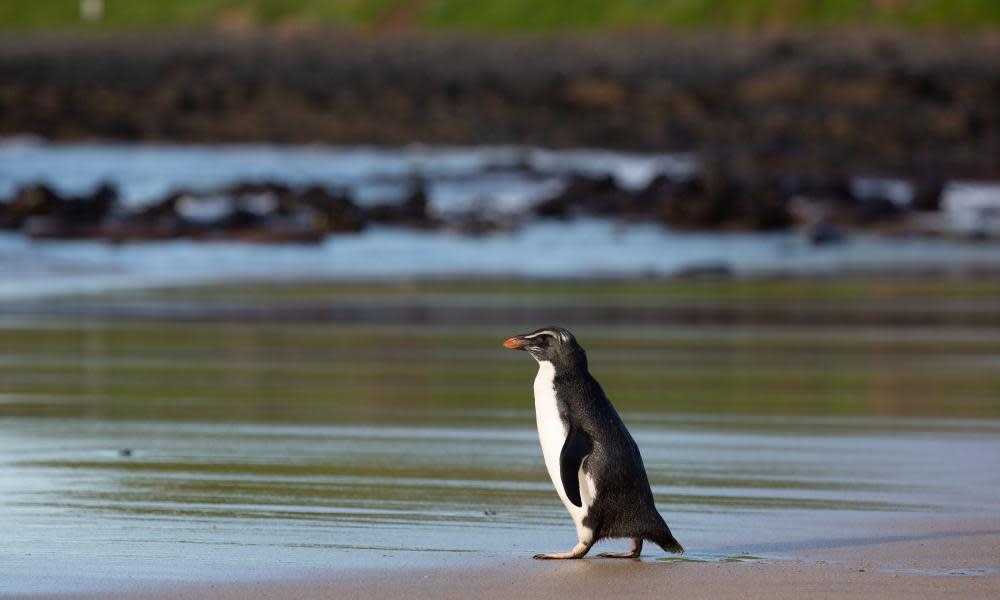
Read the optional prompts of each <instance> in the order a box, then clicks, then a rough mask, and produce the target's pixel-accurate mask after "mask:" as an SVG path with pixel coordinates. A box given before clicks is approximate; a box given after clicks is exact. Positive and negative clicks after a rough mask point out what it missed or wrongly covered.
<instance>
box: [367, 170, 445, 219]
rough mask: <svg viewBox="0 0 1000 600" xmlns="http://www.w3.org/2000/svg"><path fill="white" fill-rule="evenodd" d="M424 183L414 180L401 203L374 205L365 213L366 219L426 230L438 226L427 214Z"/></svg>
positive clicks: (420, 180)
mask: <svg viewBox="0 0 1000 600" xmlns="http://www.w3.org/2000/svg"><path fill="white" fill-rule="evenodd" d="M425 188H426V183H425V182H424V181H423V180H422V179H417V180H414V182H413V185H412V187H411V190H410V193H409V194H408V195H407V197H406V198H405V199H404V200H403V202H401V203H396V204H389V203H386V204H376V205H374V206H371V207H369V208H368V210H367V211H366V215H367V217H368V219H369V220H370V221H372V222H374V223H382V224H386V225H404V226H407V227H417V228H421V229H428V228H431V227H434V226H436V225H438V223H437V221H435V220H434V219H433V218H432V217H431V216H430V214H429V213H428V212H427V191H426V189H425Z"/></svg>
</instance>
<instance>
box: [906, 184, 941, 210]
mask: <svg viewBox="0 0 1000 600" xmlns="http://www.w3.org/2000/svg"><path fill="white" fill-rule="evenodd" d="M913 189H914V191H913V208H914V209H915V210H924V211H937V210H941V192H943V191H944V180H943V179H941V178H940V177H925V178H923V179H921V180H920V181H918V182H917V183H916V184H914V186H913Z"/></svg>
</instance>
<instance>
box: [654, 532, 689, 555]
mask: <svg viewBox="0 0 1000 600" xmlns="http://www.w3.org/2000/svg"><path fill="white" fill-rule="evenodd" d="M652 542H653V543H654V544H656V545H657V546H659V547H660V548H663V549H664V550H665V551H667V552H672V553H674V554H684V547H683V546H681V545H680V543H679V542H678V541H677V540H675V539H674V536H673V535H671V533H670V531H669V530H668V531H667V534H666V535H665V536H659V537H657V538H656V539H653V540H652Z"/></svg>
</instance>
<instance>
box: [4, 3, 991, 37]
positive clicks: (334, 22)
mask: <svg viewBox="0 0 1000 600" xmlns="http://www.w3.org/2000/svg"><path fill="white" fill-rule="evenodd" d="M103 4H104V9H103V14H102V15H101V16H100V17H99V18H95V19H93V20H92V21H91V22H89V23H88V22H85V21H84V20H83V19H82V18H81V9H80V2H78V1H77V0H58V1H53V2H35V1H33V0H6V1H5V2H3V3H0V27H2V28H3V29H6V30H43V29H78V28H108V29H127V28H134V27H139V28H149V27H205V26H209V27H211V26H228V27H234V28H239V27H254V26H267V25H275V24H283V23H286V24H287V23H298V24H315V25H328V26H345V27H357V28H362V29H370V28H375V29H411V28H415V29H461V30H476V31H488V32H520V31H532V32H547V31H560V30H604V29H629V28H636V27H642V28H659V27H662V28H703V27H711V28H716V27H725V28H739V29H759V28H764V29H780V28H792V27H829V26H847V25H865V26H890V27H906V28H910V27H916V28H924V27H953V28H986V27H995V26H997V25H1000V3H997V2H996V1H995V0H897V1H865V0H812V1H809V0H791V1H787V0H785V1H781V0H667V1H662V2H651V1H649V0H622V1H620V2H606V1H598V0H584V1H575V0H574V1H569V0H557V1H552V2H544V3H538V2H531V1H529V0H482V1H480V2H468V1H466V0H437V1H435V2H427V1H417V2H413V1H409V0H333V1H329V2H323V1H318V0H287V1H286V0H175V1H173V2H157V1H154V0H130V1H127V2H125V1H121V0H104V2H103Z"/></svg>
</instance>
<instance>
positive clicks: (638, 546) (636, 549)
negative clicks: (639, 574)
mask: <svg viewBox="0 0 1000 600" xmlns="http://www.w3.org/2000/svg"><path fill="white" fill-rule="evenodd" d="M640 554H642V540H641V539H635V538H633V540H632V549H631V550H629V551H628V552H601V553H600V554H598V555H597V556H599V557H600V558H639V555H640Z"/></svg>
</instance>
